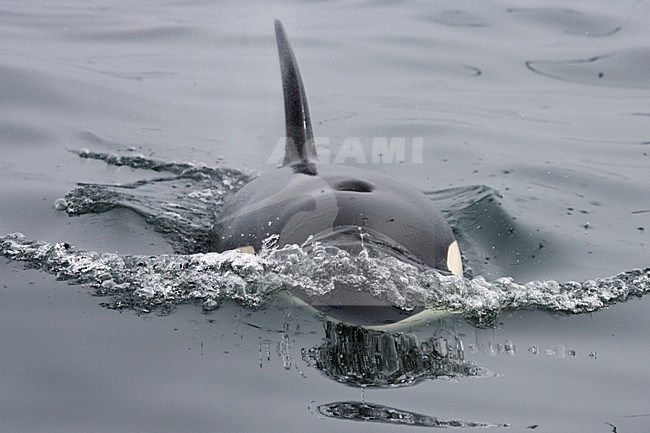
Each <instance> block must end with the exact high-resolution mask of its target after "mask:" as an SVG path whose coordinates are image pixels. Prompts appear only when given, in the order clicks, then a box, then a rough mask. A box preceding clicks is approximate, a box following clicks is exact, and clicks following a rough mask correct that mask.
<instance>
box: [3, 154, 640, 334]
mask: <svg viewBox="0 0 650 433" xmlns="http://www.w3.org/2000/svg"><path fill="white" fill-rule="evenodd" d="M78 154H79V156H80V157H84V158H94V159H100V160H104V161H106V162H107V163H109V164H114V165H129V166H131V167H135V168H147V169H150V170H154V171H161V172H163V171H164V172H166V173H167V174H168V175H167V176H165V177H160V178H156V179H152V180H146V181H139V182H135V183H133V184H128V185H81V186H80V187H79V188H77V189H76V190H74V191H72V192H70V193H68V194H67V195H66V197H65V198H64V199H60V200H58V201H57V203H56V207H57V208H58V209H60V210H65V211H66V212H68V213H69V214H71V215H81V214H84V213H97V212H104V211H107V210H110V209H112V208H115V207H126V208H129V209H132V210H134V211H136V212H138V213H139V214H141V215H143V216H144V218H145V219H146V220H147V221H148V222H149V223H151V224H152V225H153V226H154V228H155V229H156V230H158V231H160V232H162V233H164V234H166V235H167V236H168V239H169V240H170V242H171V243H172V246H173V247H174V250H175V251H176V252H177V253H178V254H175V255H159V256H138V255H125V256H119V255H117V254H109V253H98V252H92V251H78V250H77V249H76V248H75V247H74V246H71V245H68V244H65V243H46V242H40V241H34V240H29V239H27V238H25V236H23V235H21V234H10V235H5V236H2V237H0V251H1V252H2V254H3V255H5V256H6V257H9V258H12V259H14V260H20V261H24V262H27V263H28V266H31V267H36V268H40V269H44V270H46V271H48V272H50V273H52V274H54V275H56V277H57V278H58V279H62V280H68V281H71V282H74V283H78V284H85V285H88V286H90V287H92V288H93V289H94V290H95V292H96V293H97V294H98V295H110V296H111V297H112V298H111V299H112V301H111V302H109V303H107V304H106V305H107V306H108V307H111V308H133V309H136V310H138V311H141V312H149V311H152V310H156V311H159V312H164V311H168V310H169V309H171V308H173V307H174V306H175V305H177V304H180V303H188V302H200V303H201V304H202V306H203V308H204V309H205V310H212V309H214V308H217V307H218V306H219V305H220V304H221V303H222V302H224V301H228V300H230V301H235V302H237V303H239V304H241V305H243V306H245V307H247V308H258V307H263V306H264V305H266V304H267V303H268V302H269V301H270V300H271V299H272V298H273V295H274V294H276V293H278V292H280V291H282V290H290V291H291V292H292V293H296V292H297V291H302V292H304V293H306V294H307V295H308V296H310V297H314V296H315V297H317V296H322V295H325V294H327V293H328V292H330V291H331V290H333V289H334V288H335V286H336V285H338V284H344V285H346V286H347V287H350V288H352V289H354V290H370V291H371V292H372V294H373V295H374V296H376V297H378V298H380V299H384V300H387V301H389V302H390V303H392V304H393V305H396V306H398V307H401V308H404V309H410V308H414V307H415V306H425V307H428V308H449V309H452V310H455V311H458V312H460V313H462V314H463V315H464V316H465V317H466V318H467V319H469V320H471V321H472V322H474V324H476V325H479V326H489V325H491V324H493V323H494V320H495V319H496V317H497V316H498V314H499V313H500V312H501V311H503V310H521V309H541V310H547V311H551V312H559V313H570V314H579V313H586V312H593V311H597V310H599V309H602V308H605V307H607V306H609V305H613V304H615V303H617V302H621V301H624V300H626V299H628V298H629V297H631V296H641V295H643V294H645V293H647V292H648V291H650V268H647V269H644V270H632V271H628V272H623V273H620V274H618V275H616V276H613V277H610V278H601V279H594V280H587V281H583V282H567V283H558V282H556V281H552V280H551V281H532V282H529V283H526V284H520V283H517V282H515V281H514V280H513V279H511V278H500V279H497V280H495V281H492V282H489V281H487V280H486V279H485V278H483V277H476V278H471V272H470V273H468V274H466V277H465V278H463V277H456V276H447V275H441V274H440V273H438V272H436V271H434V270H432V269H422V268H421V267H417V266H415V265H413V264H410V263H406V262H403V261H400V260H398V259H396V258H395V257H381V256H380V257H375V256H372V255H371V254H369V253H368V250H366V249H364V250H362V251H361V252H360V253H359V254H357V255H354V254H350V253H348V252H347V251H343V250H340V249H337V248H335V247H332V246H327V245H322V244H320V243H319V242H316V241H312V240H310V241H308V242H306V243H305V244H304V245H302V246H298V245H288V246H285V247H282V248H274V247H272V246H271V244H272V243H271V244H269V245H268V246H267V247H266V248H264V249H263V250H262V251H261V252H260V253H259V254H257V255H251V254H246V253H242V252H238V251H227V252H224V253H202V252H200V251H205V250H206V244H205V242H206V241H204V240H205V239H209V233H210V230H211V229H212V222H213V220H214V217H215V215H217V214H218V212H219V210H220V208H221V205H222V204H223V200H224V199H225V197H227V196H228V195H229V194H232V193H233V192H234V191H236V190H237V189H238V188H240V187H241V186H242V185H243V184H245V183H246V181H247V180H249V178H248V176H246V175H244V174H243V173H241V172H238V171H236V170H228V169H215V168H208V167H193V166H191V165H189V164H175V163H163V162H159V161H153V160H149V159H146V158H144V157H140V156H137V157H118V156H115V155H106V154H100V153H91V152H88V151H81V152H79V153H78ZM188 191H189V193H188ZM471 191H474V192H475V195H474V197H475V199H479V200H480V199H484V198H485V196H486V194H487V191H488V189H486V187H482V188H477V187H470V188H468V189H467V191H466V193H467V194H471ZM440 195H441V196H442V199H443V200H444V195H445V194H444V192H443V193H441V194H440ZM448 212H450V210H449V209H448ZM202 240H203V241H202Z"/></svg>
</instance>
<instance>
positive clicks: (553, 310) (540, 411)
mask: <svg viewBox="0 0 650 433" xmlns="http://www.w3.org/2000/svg"><path fill="white" fill-rule="evenodd" d="M274 18H280V19H282V20H283V22H284V24H285V27H286V28H287V31H288V32H289V36H290V38H291V40H292V42H293V45H294V50H295V51H296V55H297V58H298V61H299V63H300V67H301V71H302V74H303V79H304V81H305V85H306V89H307V93H308V97H309V101H310V105H311V106H310V108H311V112H312V117H313V121H314V128H315V133H316V135H318V136H319V137H321V138H323V139H324V141H326V143H325V144H326V145H324V146H322V147H321V148H320V149H319V151H320V152H321V156H323V155H327V153H328V152H329V155H330V157H331V158H330V159H334V158H335V157H336V156H337V155H338V156H339V157H345V156H346V155H347V156H348V157H347V158H345V160H344V161H343V162H344V163H346V164H348V165H359V166H362V167H364V168H367V169H373V170H380V171H384V172H386V173H389V174H391V175H393V176H396V177H400V178H403V179H406V180H408V181H410V182H411V183H413V184H414V185H416V186H417V187H418V188H420V189H421V190H423V191H425V192H427V193H428V194H429V195H430V196H431V199H432V200H434V201H435V202H436V203H437V204H438V205H439V207H441V209H442V210H443V211H444V212H445V215H446V216H447V217H448V219H449V220H450V222H451V224H452V226H453V227H454V230H455V232H456V234H457V236H458V238H459V241H460V242H461V247H463V250H464V254H465V257H464V258H465V264H466V267H467V269H468V272H467V273H466V278H465V279H463V280H453V281H441V280H440V277H439V276H431V275H429V274H426V273H425V274H423V273H421V272H416V271H415V270H413V269H409V268H405V267H403V266H401V265H398V264H390V265H391V266H393V267H392V268H390V270H391V273H390V275H391V276H392V277H408V278H409V281H411V282H415V284H412V285H410V286H409V287H411V288H412V287H415V288H416V289H417V288H418V287H420V288H421V287H424V286H427V287H428V286H430V285H433V286H436V287H440V288H442V289H445V288H446V289H448V290H447V291H445V290H442V291H441V292H438V293H437V294H436V296H428V297H425V298H419V299H417V300H418V301H419V302H424V303H425V304H427V305H429V306H436V305H442V306H446V307H451V308H453V310H454V311H455V312H456V313H455V314H451V315H447V316H446V317H443V318H440V319H436V320H433V321H431V322H429V323H427V324H422V325H418V326H415V327H413V328H410V329H406V330H404V331H403V332H402V333H395V334H392V333H381V332H378V331H367V330H366V331H364V330H362V329H360V328H355V327H348V326H345V325H342V324H339V325H335V324H333V323H331V322H328V321H327V320H326V319H325V318H323V317H320V316H318V315H316V314H314V313H313V312H311V311H308V310H306V309H302V308H299V307H296V306H295V305H291V304H288V303H287V302H286V300H285V299H284V298H283V297H282V296H280V295H281V294H282V291H283V289H284V288H285V287H286V286H287V285H292V284H294V283H297V282H299V283H301V284H305V285H306V286H308V287H309V288H310V289H312V290H320V289H322V288H323V284H325V283H326V281H325V280H327V279H328V278H329V277H332V275H331V274H327V273H324V274H318V273H317V272H313V271H314V270H315V269H316V270H317V268H315V267H314V266H316V265H315V264H314V263H318V262H316V261H315V260H316V259H319V258H321V256H319V255H318V252H316V253H314V252H313V251H312V252H309V251H306V250H303V249H300V248H298V249H293V250H289V251H284V252H277V251H276V252H270V253H269V254H270V255H267V256H261V257H258V258H250V257H245V256H243V255H236V254H235V255H234V256H233V255H230V256H224V255H210V254H203V253H204V252H205V251H204V250H203V248H204V246H205V244H204V243H203V242H204V241H203V237H202V235H203V234H205V231H206V229H209V226H210V222H211V219H210V218H211V215H212V212H213V211H218V208H219V203H220V200H221V199H222V198H223V197H225V196H227V195H228V194H230V193H231V192H232V191H234V190H236V189H237V188H238V187H239V186H241V184H242V183H244V182H245V181H247V180H248V179H249V178H251V177H252V176H254V175H255V174H256V173H258V172H264V171H268V170H272V169H273V168H275V167H276V166H277V162H278V161H277V159H274V158H275V156H276V155H275V154H274V149H275V148H276V145H277V143H278V140H279V138H280V137H281V136H282V135H283V133H284V130H283V128H284V120H283V114H284V111H283V108H282V95H281V88H280V77H279V67H278V65H277V54H276V50H275V41H274V35H273V19H274ZM648 18H650V5H648V3H647V2H643V1H634V2H632V1H631V2H616V3H615V4H611V2H598V1H576V2H571V3H566V2H563V3H559V2H558V3H553V4H551V3H548V2H545V3H541V2H539V3H538V4H535V3H532V2H520V3H517V2H510V3H501V2H500V3H490V4H486V3H483V2H465V3H462V4H459V3H457V2H435V3H434V2H390V1H388V2H280V3H262V2H259V3H248V4H241V3H240V2H232V3H226V2H223V3H221V4H218V5H217V4H210V3H209V2H178V3H176V2H157V3H155V4H149V3H146V2H123V3H119V2H112V3H111V4H102V3H99V2H96V3H95V2H81V1H69V2H57V3H55V4H49V3H46V2H42V3H41V2H23V3H18V2H1V3H0V35H1V36H0V41H1V44H0V52H1V53H2V57H1V58H0V59H1V60H0V102H2V103H1V104H0V110H1V111H2V116H1V118H0V137H2V138H1V141H0V143H1V145H2V150H3V152H2V157H1V158H0V167H1V168H2V170H1V171H0V179H1V185H2V190H1V191H0V194H1V196H0V197H1V198H0V236H2V235H4V236H2V251H3V253H4V254H5V255H6V256H7V257H9V258H10V259H9V260H6V261H3V262H2V263H1V264H0V282H1V284H2V285H1V286H0V309H1V312H0V330H1V333H0V431H3V432H4V431H8V432H14V431H16V432H18V431H20V432H25V431H28V432H32V431H33V432H35V431H48V432H50V431H66V432H69V431H84V432H87V431H107V432H108V431H110V432H114V431H174V432H178V431H188V432H189V431H192V432H196V431H241V432H248V431H305V430H310V431H331V430H332V429H337V428H340V429H346V430H350V431H395V430H403V431H407V430H409V428H411V429H412V428H413V427H409V424H410V425H420V426H428V427H450V428H453V427H455V428H458V429H469V430H473V429H474V428H477V427H484V428H490V429H491V430H493V429H495V430H501V429H503V428H505V427H504V426H507V428H508V431H549V432H555V431H566V432H584V431H590V432H601V431H602V432H610V431H617V432H643V431H647V429H648V427H647V426H648V425H649V424H648V423H649V422H650V415H649V412H650V408H649V403H650V399H649V398H648V393H647V389H648V385H650V370H649V368H648V363H647V359H646V358H645V356H647V354H648V351H649V349H650V347H649V345H648V338H647V336H646V334H647V332H646V330H648V329H650V327H649V325H650V323H649V319H648V315H647V313H646V310H647V304H648V300H647V299H648V297H647V296H646V297H641V295H642V294H643V293H645V292H647V291H648V271H647V269H646V270H645V271H634V269H636V268H647V267H648V266H649V263H650V261H649V259H648V238H647V236H648V234H647V233H648V230H649V229H650V224H649V222H650V188H649V186H650V181H649V180H648V166H649V165H650V162H649V161H650V157H649V156H648V153H649V152H650V148H648V143H650V137H648V130H649V129H648V126H649V123H650V110H649V108H648V107H649V106H648V103H649V96H650V74H649V73H650V48H649V43H650V33H649V32H648V30H647V22H648ZM376 137H406V139H407V143H410V142H411V141H410V140H412V139H413V138H421V139H422V142H423V154H422V162H420V161H419V160H418V159H417V158H415V157H413V155H411V154H410V153H409V152H408V151H410V150H412V148H411V147H409V146H407V148H406V149H407V153H406V154H405V156H404V158H401V159H400V158H393V159H391V158H388V160H383V163H372V158H371V155H372V144H373V138H376ZM354 140H358V141H356V142H355V141H354ZM350 143H352V144H355V143H360V145H361V146H362V152H361V155H363V156H365V157H366V158H365V159H366V161H365V162H364V161H363V158H362V157H360V156H359V153H358V152H357V153H351V152H350V151H349V150H348V151H347V153H346V146H349V145H350ZM80 149H88V151H85V150H84V151H82V152H76V153H75V152H70V150H75V151H78V150H80ZM357 150H358V149H357ZM80 156H83V157H81V158H80ZM321 159H323V158H321ZM156 161H158V162H157V163H156ZM173 161H178V162H179V163H174V162H173ZM186 161H187V162H188V163H191V165H189V164H183V163H182V162H186ZM152 162H153V163H152ZM134 167H139V168H134ZM80 183H81V185H80ZM59 199H61V200H59ZM55 204H56V206H55ZM68 215H76V216H75V217H73V218H71V217H69V216H68ZM16 232H20V233H22V234H23V235H24V236H17V235H9V234H11V233H16ZM5 234H6V235H5ZM64 243H65V244H64ZM274 254H275V255H274ZM314 254H316V255H314ZM287 257H289V259H287ZM11 258H13V259H18V260H12V259H11ZM362 259H363V258H357V259H356V261H355V262H354V264H355V266H357V267H354V266H353V267H351V268H349V269H350V270H351V271H352V272H351V274H350V275H352V276H358V275H362V276H363V277H365V278H367V277H368V275H365V274H362V270H363V269H366V268H367V267H368V263H367V262H364V261H363V260H362ZM287 260H288V262H287ZM287 263H289V264H287ZM320 263H322V262H320ZM333 263H334V264H336V262H333ZM371 264H373V263H372V262H371ZM25 265H27V268H26V267H25ZM373 265H376V264H373ZM385 265H386V264H385V263H384V264H382V265H377V266H385ZM183 266H185V268H183ZM395 266H397V267H395ZM28 268H38V269H28ZM181 269H187V270H188V272H185V273H182V272H179V270H181ZM380 269H384V270H385V268H381V267H380ZM192 270H196V271H197V272H196V273H195V274H192V273H191V271H192ZM314 275H316V276H319V277H318V278H316V277H315V276H314ZM612 277H613V278H612ZM432 278H433V280H432ZM503 278H506V279H503ZM57 279H59V280H67V281H57ZM397 280H399V278H394V279H393V280H390V278H389V279H388V280H381V281H379V280H372V279H370V280H369V281H370V282H372V283H375V285H376V286H377V287H380V286H379V284H380V283H381V287H392V288H396V289H399V290H401V288H400V286H399V284H397V283H396V281H397ZM572 281H576V282H575V283H574V282H572ZM434 283H435V284H434ZM391 284H392V285H391ZM399 290H398V291H399ZM414 293H415V294H418V293H420V294H421V292H418V291H417V290H415V292H410V294H411V295H413V294H414ZM427 293H429V292H427ZM400 294H403V292H400ZM450 294H454V295H457V296H456V297H453V296H451V295H450ZM636 295H638V296H640V299H637V296H636ZM400 299H401V298H400ZM355 420H356V421H362V422H353V421H355Z"/></svg>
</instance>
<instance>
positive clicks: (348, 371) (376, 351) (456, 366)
mask: <svg viewBox="0 0 650 433" xmlns="http://www.w3.org/2000/svg"><path fill="white" fill-rule="evenodd" d="M304 356H305V361H307V362H308V363H309V364H310V365H313V366H314V367H316V368H318V369H319V370H320V371H322V372H323V374H325V375H326V376H328V377H330V378H332V379H334V380H336V381H338V382H341V383H345V384H347V385H351V386H357V387H364V388H365V387H397V386H406V385H413V384H415V383H417V382H419V381H421V380H425V379H440V378H444V379H457V378H461V377H488V376H492V373H491V372H490V371H489V370H486V369H484V368H482V367H480V366H478V365H476V363H474V362H471V361H466V360H465V350H464V348H463V343H462V341H461V340H460V338H458V336H456V335H454V334H453V333H452V334H449V333H448V332H447V331H445V330H444V327H442V328H441V329H439V330H438V331H436V332H434V333H433V335H431V337H429V338H427V339H426V340H424V341H419V339H418V337H417V336H416V335H415V334H411V333H396V334H392V333H388V332H384V331H376V330H370V329H364V328H361V327H358V326H353V325H348V324H345V323H333V322H326V323H325V339H324V341H323V343H322V344H321V345H319V346H318V347H314V348H312V349H309V350H308V351H306V353H305V355H304Z"/></svg>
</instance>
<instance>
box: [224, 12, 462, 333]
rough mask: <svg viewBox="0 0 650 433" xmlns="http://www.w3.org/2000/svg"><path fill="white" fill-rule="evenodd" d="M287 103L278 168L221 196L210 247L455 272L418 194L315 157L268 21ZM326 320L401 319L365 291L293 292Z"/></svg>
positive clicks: (282, 35)
mask: <svg viewBox="0 0 650 433" xmlns="http://www.w3.org/2000/svg"><path fill="white" fill-rule="evenodd" d="M275 34H276V41H277V47H278V54H279V59H280V70H281V75H282V89H283V93H284V109H285V129H286V139H285V140H286V141H285V155H284V160H283V163H282V166H281V167H280V168H278V169H276V170H274V171H271V172H269V173H265V174H262V175H261V176H259V177H257V178H255V179H254V180H252V181H251V182H249V183H248V184H246V185H244V186H243V187H242V188H241V189H240V190H239V191H238V192H236V193H235V194H234V195H232V196H231V197H229V199H228V200H227V201H226V203H225V204H224V208H223V210H222V211H221V214H220V216H219V218H218V220H217V222H216V223H215V226H214V229H213V239H212V242H211V244H212V246H211V249H212V250H213V251H217V252H223V251H227V250H233V249H239V250H241V251H245V252H251V253H255V252H257V251H259V250H260V249H261V248H262V245H263V242H264V240H265V239H268V238H269V237H271V236H275V237H276V239H277V245H278V246H284V245H291V244H298V245H301V244H303V243H304V242H305V241H306V240H307V239H309V238H310V237H313V239H314V240H317V241H319V242H322V243H326V244H329V245H333V246H336V247H339V248H341V249H344V250H346V251H349V252H351V253H358V252H360V251H361V250H362V249H366V250H368V249H370V250H372V252H373V254H376V255H380V256H384V255H387V256H397V257H399V258H400V259H402V260H405V261H409V262H411V263H413V264H415V265H417V266H423V267H430V268H435V269H436V270H438V271H441V272H443V273H452V274H456V275H462V273H463V269H462V262H461V256H460V250H459V248H458V243H457V242H456V240H455V239H454V235H453V233H452V230H451V228H450V227H449V224H448V223H447V221H446V220H445V218H444V216H443V215H442V214H441V213H440V211H439V210H438V209H436V208H435V206H433V204H432V203H431V200H429V199H428V198H427V197H426V196H425V195H424V194H423V193H422V192H421V191H419V190H418V189H417V188H415V187H414V186H412V185H411V184H409V183H407V182H404V181H402V180H399V179H396V178H394V177H390V176H387V175H384V174H381V173H377V172H373V171H369V170H363V169H360V168H357V167H347V166H342V165H335V164H321V165H319V164H318V156H317V153H316V147H315V143H314V134H313V130H312V124H311V118H310V115H309V108H308V105H307V97H306V94H305V89H304V85H303V82H302V78H301V75H300V71H299V69H298V63H297V61H296V58H295V55H294V52H293V49H292V48H291V45H290V43H289V40H288V38H287V34H286V32H285V30H284V27H283V26H282V24H281V23H280V21H278V20H276V21H275ZM292 294H293V295H294V296H297V297H298V298H300V299H301V300H302V301H304V302H306V303H307V304H309V305H311V306H312V307H314V308H316V309H317V310H319V311H321V312H324V313H325V314H327V315H328V316H330V317H333V318H335V319H338V320H342V321H345V322H349V323H353V324H358V325H363V326H374V325H383V324H391V323H395V322H399V321H402V320H404V319H406V318H408V317H411V316H413V315H415V314H418V313H420V312H421V311H422V310H423V308H421V307H420V308H415V309H412V310H409V311H405V310H403V309H400V308H398V307H396V306H393V305H390V304H389V303H387V302H386V301H383V300H380V299H376V298H375V297H373V296H372V295H371V294H370V293H369V292H363V291H359V290H349V288H347V287H338V286H337V287H336V288H335V289H334V290H333V291H331V292H330V293H329V294H328V295H327V297H326V298H319V299H310V298H308V297H307V296H306V295H304V294H301V293H299V292H296V293H292Z"/></svg>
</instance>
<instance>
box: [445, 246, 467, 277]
mask: <svg viewBox="0 0 650 433" xmlns="http://www.w3.org/2000/svg"><path fill="white" fill-rule="evenodd" d="M447 268H449V270H450V271H451V273H452V274H454V275H458V276H459V277H462V276H463V261H462V260H461V258H460V249H459V248H458V242H457V241H453V242H452V243H451V244H449V248H448V249H447Z"/></svg>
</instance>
